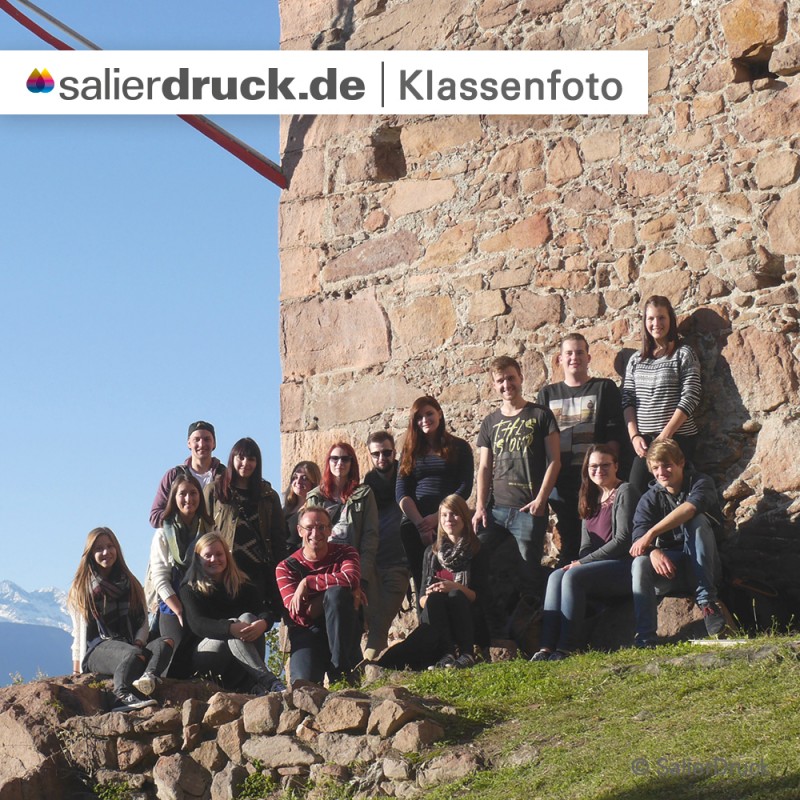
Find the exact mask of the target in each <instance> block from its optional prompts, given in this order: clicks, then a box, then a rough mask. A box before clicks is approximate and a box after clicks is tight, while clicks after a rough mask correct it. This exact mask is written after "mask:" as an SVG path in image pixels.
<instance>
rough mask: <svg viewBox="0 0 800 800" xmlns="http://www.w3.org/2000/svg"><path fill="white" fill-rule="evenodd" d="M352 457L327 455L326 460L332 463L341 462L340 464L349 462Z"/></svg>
mask: <svg viewBox="0 0 800 800" xmlns="http://www.w3.org/2000/svg"><path fill="white" fill-rule="evenodd" d="M352 460H353V459H352V458H351V457H350V456H328V461H333V463H334V464H336V463H338V462H341V463H342V464H349V463H350V462H351V461H352Z"/></svg>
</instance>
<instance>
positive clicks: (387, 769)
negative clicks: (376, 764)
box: [382, 756, 414, 781]
mask: <svg viewBox="0 0 800 800" xmlns="http://www.w3.org/2000/svg"><path fill="white" fill-rule="evenodd" d="M382 766H383V774H384V776H385V777H386V778H387V779H388V780H390V781H408V780H411V778H412V776H413V774H414V773H413V768H412V766H411V764H410V762H408V761H406V760H405V759H404V758H399V757H397V756H386V758H384V759H383V765H382Z"/></svg>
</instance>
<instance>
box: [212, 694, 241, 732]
mask: <svg viewBox="0 0 800 800" xmlns="http://www.w3.org/2000/svg"><path fill="white" fill-rule="evenodd" d="M249 699H250V698H249V697H248V696H247V695H244V694H231V693H229V692H217V693H216V694H215V695H214V696H213V697H212V698H211V699H210V700H209V701H208V709H207V710H206V713H205V714H204V715H203V725H204V726H205V727H207V728H218V727H219V726H220V725H224V724H225V723H226V722H232V721H233V720H235V719H238V718H239V716H240V714H241V713H242V706H244V704H245V703H246V702H247V701H248V700H249Z"/></svg>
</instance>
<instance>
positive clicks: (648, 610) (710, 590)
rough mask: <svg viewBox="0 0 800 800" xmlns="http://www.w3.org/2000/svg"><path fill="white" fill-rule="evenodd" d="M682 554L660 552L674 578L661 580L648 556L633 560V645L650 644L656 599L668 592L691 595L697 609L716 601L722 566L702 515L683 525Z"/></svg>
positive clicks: (652, 634)
mask: <svg viewBox="0 0 800 800" xmlns="http://www.w3.org/2000/svg"><path fill="white" fill-rule="evenodd" d="M680 530H682V531H683V532H684V534H685V537H686V538H685V539H684V545H683V550H664V551H663V553H664V555H666V556H667V558H669V560H670V561H672V563H673V564H674V565H675V577H674V578H665V577H664V576H663V575H659V574H658V573H657V572H656V571H655V569H654V568H653V564H652V562H651V561H650V556H649V555H647V556H639V557H638V558H635V559H634V560H633V568H632V570H631V578H632V581H631V582H632V585H633V609H634V614H635V616H636V641H637V642H642V643H643V642H652V641H654V640H655V639H656V629H657V628H658V598H657V595H665V594H668V593H670V592H679V593H686V594H693V595H694V597H695V601H696V602H697V605H698V606H705V605H708V604H709V603H714V602H716V600H717V585H718V583H719V580H720V577H721V576H722V564H721V563H720V560H719V552H718V551H717V540H716V538H715V536H714V529H713V528H712V527H711V523H710V522H709V521H708V518H707V517H706V515H705V514H698V515H697V516H696V517H694V519H691V520H689V521H688V522H686V523H684V524H683V525H682V526H681V528H680Z"/></svg>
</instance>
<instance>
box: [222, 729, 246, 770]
mask: <svg viewBox="0 0 800 800" xmlns="http://www.w3.org/2000/svg"><path fill="white" fill-rule="evenodd" d="M246 738H247V737H246V734H245V730H244V720H243V719H235V720H233V722H227V723H225V724H224V725H220V727H219V730H218V731H217V745H218V746H219V748H220V749H221V750H222V752H223V753H225V755H226V756H228V758H229V759H230V760H231V761H233V762H235V763H236V764H241V763H243V761H244V759H243V758H242V745H243V744H244V742H245V739H246Z"/></svg>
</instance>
